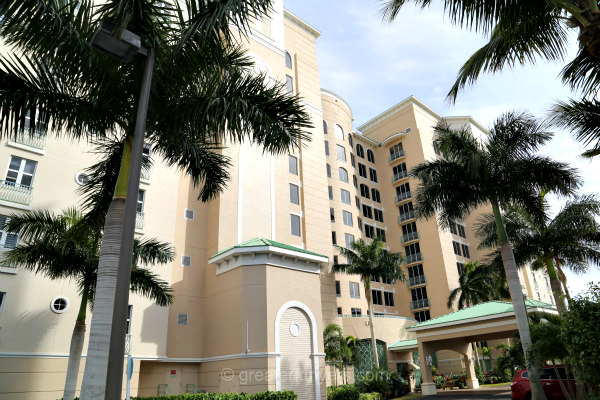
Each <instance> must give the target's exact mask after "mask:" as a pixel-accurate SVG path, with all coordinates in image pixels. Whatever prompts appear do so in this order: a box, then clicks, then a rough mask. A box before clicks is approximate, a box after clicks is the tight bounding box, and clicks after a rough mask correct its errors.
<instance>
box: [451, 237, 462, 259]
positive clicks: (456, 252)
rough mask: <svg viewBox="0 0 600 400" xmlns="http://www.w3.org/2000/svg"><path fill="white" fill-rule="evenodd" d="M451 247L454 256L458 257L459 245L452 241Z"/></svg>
mask: <svg viewBox="0 0 600 400" xmlns="http://www.w3.org/2000/svg"><path fill="white" fill-rule="evenodd" d="M452 247H454V254H456V255H457V256H460V255H461V254H460V243H458V242H456V241H454V240H453V241H452Z"/></svg>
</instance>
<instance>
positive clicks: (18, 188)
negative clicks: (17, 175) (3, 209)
mask: <svg viewBox="0 0 600 400" xmlns="http://www.w3.org/2000/svg"><path fill="white" fill-rule="evenodd" d="M32 195H33V187H32V186H25V185H21V184H19V183H15V182H7V181H2V180H0V200H6V201H10V202H12V203H19V204H25V205H29V204H31V197H32Z"/></svg>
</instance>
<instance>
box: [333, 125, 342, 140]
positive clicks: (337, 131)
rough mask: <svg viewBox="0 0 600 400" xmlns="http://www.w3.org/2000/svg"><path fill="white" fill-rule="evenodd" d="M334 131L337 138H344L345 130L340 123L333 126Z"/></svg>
mask: <svg viewBox="0 0 600 400" xmlns="http://www.w3.org/2000/svg"><path fill="white" fill-rule="evenodd" d="M333 131H334V132H335V137H336V139H340V140H344V130H343V129H342V127H341V126H339V125H338V124H335V125H334V126H333Z"/></svg>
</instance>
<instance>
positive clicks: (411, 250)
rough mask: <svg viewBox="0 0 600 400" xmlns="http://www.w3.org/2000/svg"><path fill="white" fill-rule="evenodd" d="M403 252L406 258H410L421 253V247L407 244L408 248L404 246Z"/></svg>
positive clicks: (417, 244) (415, 244) (416, 244)
mask: <svg viewBox="0 0 600 400" xmlns="http://www.w3.org/2000/svg"><path fill="white" fill-rule="evenodd" d="M404 251H405V252H406V257H408V256H412V255H415V254H420V253H421V246H420V245H419V243H413V244H409V245H408V246H404Z"/></svg>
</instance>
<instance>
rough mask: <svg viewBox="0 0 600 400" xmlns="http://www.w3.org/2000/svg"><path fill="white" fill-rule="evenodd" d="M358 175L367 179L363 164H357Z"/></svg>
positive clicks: (365, 168)
mask: <svg viewBox="0 0 600 400" xmlns="http://www.w3.org/2000/svg"><path fill="white" fill-rule="evenodd" d="M358 174H359V175H360V176H362V177H363V178H365V179H366V178H367V167H366V166H365V164H361V163H358Z"/></svg>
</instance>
